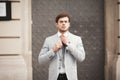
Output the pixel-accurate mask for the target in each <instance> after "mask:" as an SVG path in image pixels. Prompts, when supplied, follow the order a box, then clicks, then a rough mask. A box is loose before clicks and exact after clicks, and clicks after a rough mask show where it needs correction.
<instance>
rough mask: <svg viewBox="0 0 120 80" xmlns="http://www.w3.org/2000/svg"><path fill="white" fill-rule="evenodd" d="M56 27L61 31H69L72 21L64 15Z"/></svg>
mask: <svg viewBox="0 0 120 80" xmlns="http://www.w3.org/2000/svg"><path fill="white" fill-rule="evenodd" d="M56 27H57V28H58V30H59V31H60V32H66V31H68V29H69V27H70V22H69V18H68V17H63V18H60V19H59V20H58V23H56Z"/></svg>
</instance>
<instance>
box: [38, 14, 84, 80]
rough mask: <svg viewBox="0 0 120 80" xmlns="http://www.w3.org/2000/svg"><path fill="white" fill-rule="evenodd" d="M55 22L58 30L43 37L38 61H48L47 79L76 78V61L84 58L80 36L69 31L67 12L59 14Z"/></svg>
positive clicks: (66, 79)
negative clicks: (43, 40)
mask: <svg viewBox="0 0 120 80" xmlns="http://www.w3.org/2000/svg"><path fill="white" fill-rule="evenodd" d="M55 22H56V23H55V25H56V27H57V29H58V32H57V33H56V34H55V35H52V36H50V37H47V38H46V39H45V42H44V45H43V47H42V49H41V51H40V54H39V57H38V61H39V63H40V64H43V63H47V62H49V80H78V78H77V63H76V61H77V60H78V61H80V62H82V61H83V60H84V59H85V51H84V47H83V44H82V40H81V37H79V36H76V35H74V34H72V33H70V32H69V27H70V17H69V15H68V14H65V13H61V14H59V15H58V16H57V17H56V19H55Z"/></svg>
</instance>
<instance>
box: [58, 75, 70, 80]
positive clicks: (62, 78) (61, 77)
mask: <svg viewBox="0 0 120 80" xmlns="http://www.w3.org/2000/svg"><path fill="white" fill-rule="evenodd" d="M57 80H68V79H67V76H66V74H59V76H58V78H57Z"/></svg>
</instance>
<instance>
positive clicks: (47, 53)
mask: <svg viewBox="0 0 120 80" xmlns="http://www.w3.org/2000/svg"><path fill="white" fill-rule="evenodd" d="M54 56H55V53H54V52H53V50H52V49H50V50H49V45H48V41H47V39H45V42H44V45H43V47H42V49H41V51H40V53H39V56H38V62H39V63H40V64H45V63H47V62H49V61H50V60H52V58H53V57H54Z"/></svg>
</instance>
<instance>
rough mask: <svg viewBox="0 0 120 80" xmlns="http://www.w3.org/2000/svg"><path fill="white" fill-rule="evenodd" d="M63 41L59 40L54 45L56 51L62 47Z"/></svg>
mask: <svg viewBox="0 0 120 80" xmlns="http://www.w3.org/2000/svg"><path fill="white" fill-rule="evenodd" d="M62 46H63V45H62V43H61V42H58V43H56V44H55V46H54V47H53V51H54V52H55V53H56V52H57V51H58V50H59V49H60V48H62Z"/></svg>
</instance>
